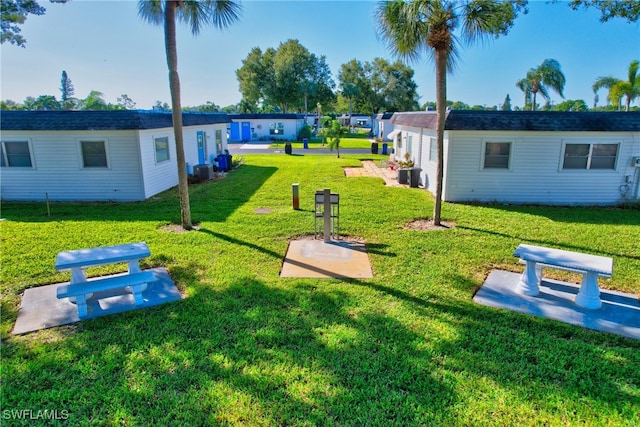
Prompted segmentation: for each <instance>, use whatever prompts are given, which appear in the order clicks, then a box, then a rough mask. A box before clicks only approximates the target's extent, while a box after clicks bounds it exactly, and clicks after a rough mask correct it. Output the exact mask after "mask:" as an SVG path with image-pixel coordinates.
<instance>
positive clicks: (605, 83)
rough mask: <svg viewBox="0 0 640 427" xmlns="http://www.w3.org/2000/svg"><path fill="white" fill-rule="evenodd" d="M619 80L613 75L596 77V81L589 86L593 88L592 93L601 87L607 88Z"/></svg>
mask: <svg viewBox="0 0 640 427" xmlns="http://www.w3.org/2000/svg"><path fill="white" fill-rule="evenodd" d="M619 81H620V80H619V79H616V78H615V77H613V76H605V77H598V78H597V79H596V81H595V82H594V83H593V86H591V88H592V89H593V93H596V92H598V91H599V90H600V89H602V88H603V87H605V88H607V89H609V88H610V87H611V86H613V85H614V84H616V83H618V82H619Z"/></svg>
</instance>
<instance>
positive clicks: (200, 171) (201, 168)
mask: <svg viewBox="0 0 640 427" xmlns="http://www.w3.org/2000/svg"><path fill="white" fill-rule="evenodd" d="M193 174H194V175H196V176H197V177H198V178H200V181H209V180H211V179H213V165H195V166H194V167H193Z"/></svg>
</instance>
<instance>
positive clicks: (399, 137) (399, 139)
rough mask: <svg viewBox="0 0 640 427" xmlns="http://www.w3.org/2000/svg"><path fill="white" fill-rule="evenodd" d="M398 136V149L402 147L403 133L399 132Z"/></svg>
mask: <svg viewBox="0 0 640 427" xmlns="http://www.w3.org/2000/svg"><path fill="white" fill-rule="evenodd" d="M396 138H397V142H398V149H400V148H402V133H401V132H398V135H397V136H396Z"/></svg>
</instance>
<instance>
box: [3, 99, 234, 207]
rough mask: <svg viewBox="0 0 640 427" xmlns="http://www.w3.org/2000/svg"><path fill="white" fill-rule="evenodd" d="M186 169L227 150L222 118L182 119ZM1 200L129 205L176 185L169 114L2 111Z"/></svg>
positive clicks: (190, 115)
mask: <svg viewBox="0 0 640 427" xmlns="http://www.w3.org/2000/svg"><path fill="white" fill-rule="evenodd" d="M182 117H183V135H184V153H185V159H186V163H187V170H188V171H189V172H192V171H193V166H195V165H203V164H212V163H213V161H214V160H215V157H216V156H217V155H218V154H220V153H222V152H224V150H225V149H226V146H227V140H226V129H227V123H228V122H229V118H228V116H227V115H226V114H204V113H184V114H183V116H182ZM0 126H1V127H0V129H1V131H0V140H1V143H0V149H1V153H0V157H1V162H2V163H1V166H0V179H1V181H0V198H1V199H2V200H23V201H27V200H31V201H37V200H45V198H46V197H48V198H49V200H58V201H136V200H145V199H147V198H149V197H151V196H153V195H155V194H157V193H160V192H161V191H164V190H167V189H169V188H171V187H174V186H176V185H177V184H178V172H177V164H176V148H175V139H174V133H173V126H172V118H171V113H167V112H155V111H153V112H150V111H3V112H2V117H1V121H0Z"/></svg>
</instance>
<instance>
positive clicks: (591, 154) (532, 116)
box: [391, 111, 640, 205]
mask: <svg viewBox="0 0 640 427" xmlns="http://www.w3.org/2000/svg"><path fill="white" fill-rule="evenodd" d="M391 122H392V123H393V124H394V126H395V127H394V132H395V133H396V135H395V139H394V148H395V155H396V158H397V159H402V158H403V157H404V155H405V153H407V152H408V153H410V157H411V158H412V159H413V160H414V162H415V164H416V166H417V167H419V168H421V169H422V172H421V183H422V185H424V187H425V188H427V189H428V190H429V191H431V192H434V191H435V185H436V183H435V174H436V138H435V137H436V132H435V128H436V113H435V112H417V113H395V114H394V115H393V117H392V119H391ZM443 148H444V150H443V159H444V170H443V171H444V177H443V191H442V197H443V200H445V201H450V202H465V201H479V202H498V203H540V204H554V205H615V204H617V203H621V202H625V201H632V202H635V201H637V200H639V199H640V113H637V112H615V113H603V112H585V113H564V112H538V111H526V112H525V111H517V112H516V111H449V112H448V113H447V118H446V122H445V133H444V147H443Z"/></svg>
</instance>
